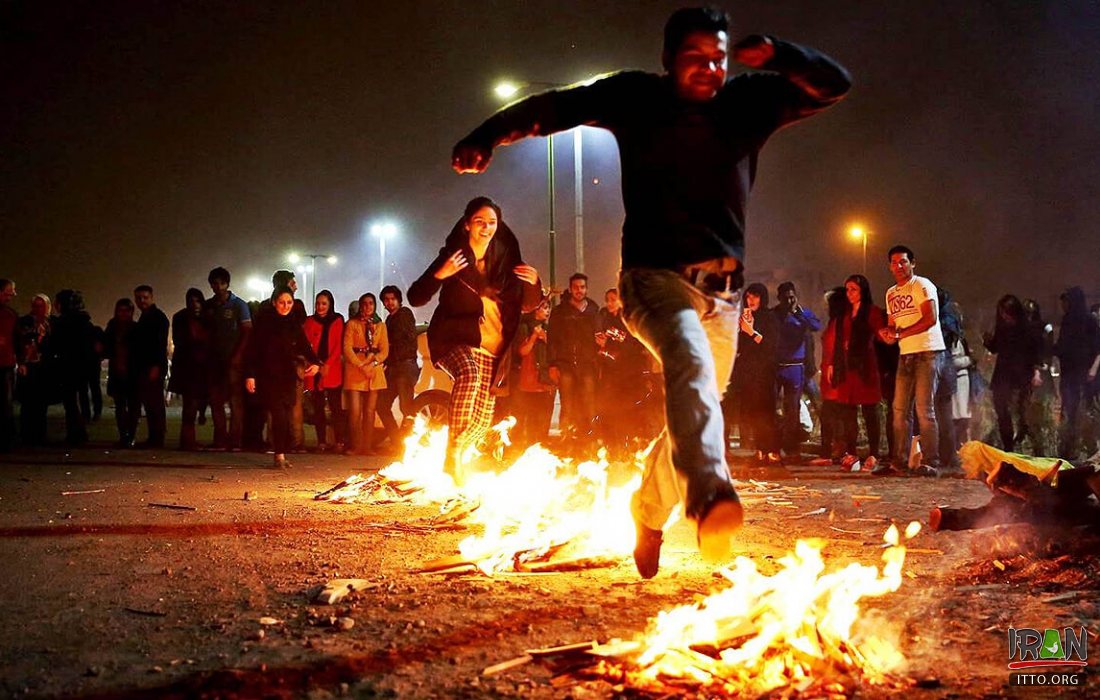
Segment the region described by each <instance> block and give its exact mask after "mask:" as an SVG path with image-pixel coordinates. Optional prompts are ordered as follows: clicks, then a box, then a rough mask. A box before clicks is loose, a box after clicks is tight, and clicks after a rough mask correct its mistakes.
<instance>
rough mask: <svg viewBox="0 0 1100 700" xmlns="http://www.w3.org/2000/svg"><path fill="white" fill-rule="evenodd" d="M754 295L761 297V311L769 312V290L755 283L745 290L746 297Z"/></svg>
mask: <svg viewBox="0 0 1100 700" xmlns="http://www.w3.org/2000/svg"><path fill="white" fill-rule="evenodd" d="M749 294H752V295H754V296H757V297H760V310H761V311H767V310H768V288H767V287H766V286H764V285H763V284H761V283H759V282H753V283H752V284H750V285H749V286H748V287H746V288H745V295H746V296H748V295H749Z"/></svg>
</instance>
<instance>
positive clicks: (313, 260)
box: [286, 253, 337, 299]
mask: <svg viewBox="0 0 1100 700" xmlns="http://www.w3.org/2000/svg"><path fill="white" fill-rule="evenodd" d="M302 258H309V269H308V270H307V269H306V268H305V266H303V265H298V272H300V273H302V275H303V276H305V275H307V274H308V277H309V282H310V283H311V284H312V286H311V287H310V289H309V298H310V299H316V298H317V258H324V259H325V262H327V263H328V264H329V265H335V264H336V262H337V258H336V256H335V255H330V254H329V253H302V254H300V255H299V254H298V253H291V254H290V255H288V256H286V259H287V262H289V263H290V264H291V265H296V264H297V263H298V261H299V260H301V259H302Z"/></svg>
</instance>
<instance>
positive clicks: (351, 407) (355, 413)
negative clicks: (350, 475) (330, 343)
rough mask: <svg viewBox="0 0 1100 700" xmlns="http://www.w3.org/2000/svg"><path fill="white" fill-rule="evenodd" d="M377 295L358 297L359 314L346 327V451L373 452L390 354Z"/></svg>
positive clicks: (366, 453) (369, 294) (360, 453)
mask: <svg viewBox="0 0 1100 700" xmlns="http://www.w3.org/2000/svg"><path fill="white" fill-rule="evenodd" d="M377 305H378V302H377V300H376V299H375V297H374V295H373V294H371V293H369V292H368V293H366V294H364V295H363V296H361V297H359V314H358V315H357V316H356V317H355V318H353V319H351V320H350V321H348V323H347V327H346V328H345V330H344V409H345V411H346V412H347V416H348V438H349V440H350V446H349V448H348V450H347V454H359V455H368V454H373V448H372V447H371V438H372V437H373V435H374V414H375V410H376V409H377V407H378V395H379V394H380V393H381V392H382V390H383V389H385V388H386V373H385V370H384V368H383V367H382V363H384V362H385V361H386V357H387V356H388V355H389V351H390V344H389V340H388V339H387V338H386V324H385V323H384V322H383V321H382V319H381V318H379V316H378V314H376V313H375V308H377Z"/></svg>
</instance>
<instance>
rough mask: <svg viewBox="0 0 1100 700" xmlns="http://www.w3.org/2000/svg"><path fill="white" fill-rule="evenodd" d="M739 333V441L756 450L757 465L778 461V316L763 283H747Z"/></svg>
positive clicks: (736, 385)
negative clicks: (776, 408)
mask: <svg viewBox="0 0 1100 700" xmlns="http://www.w3.org/2000/svg"><path fill="white" fill-rule="evenodd" d="M738 333H739V335H740V337H739V338H738V339H737V348H738V351H737V362H736V363H735V365H734V366H735V367H736V369H735V370H734V372H733V383H734V390H735V391H736V392H737V395H738V398H739V399H740V401H741V423H740V425H741V439H742V443H743V445H744V443H749V444H751V445H752V446H753V449H755V450H756V463H757V464H758V465H764V464H772V465H778V464H779V463H780V461H781V460H780V456H779V432H778V425H777V424H776V415H775V401H776V381H775V375H776V372H777V369H778V366H779V360H778V355H777V348H778V346H779V319H778V318H777V317H776V315H775V314H774V313H772V312H771V311H770V309H769V308H768V288H767V287H765V286H764V285H762V284H759V283H757V284H750V285H749V286H748V288H747V289H746V290H745V310H744V311H743V312H742V314H741V320H740V322H739V328H738Z"/></svg>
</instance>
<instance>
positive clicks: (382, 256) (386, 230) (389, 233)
mask: <svg viewBox="0 0 1100 700" xmlns="http://www.w3.org/2000/svg"><path fill="white" fill-rule="evenodd" d="M370 233H371V235H372V236H374V237H375V238H377V239H378V291H379V293H381V291H382V287H384V286H385V285H386V281H385V280H386V239H387V238H393V237H394V236H396V235H397V224H395V223H393V222H392V221H386V222H383V223H378V224H372V225H371V227H370Z"/></svg>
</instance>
